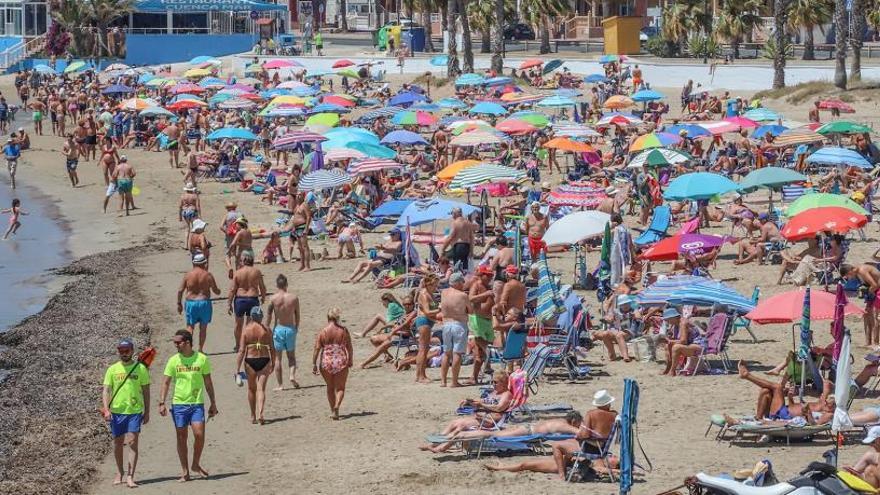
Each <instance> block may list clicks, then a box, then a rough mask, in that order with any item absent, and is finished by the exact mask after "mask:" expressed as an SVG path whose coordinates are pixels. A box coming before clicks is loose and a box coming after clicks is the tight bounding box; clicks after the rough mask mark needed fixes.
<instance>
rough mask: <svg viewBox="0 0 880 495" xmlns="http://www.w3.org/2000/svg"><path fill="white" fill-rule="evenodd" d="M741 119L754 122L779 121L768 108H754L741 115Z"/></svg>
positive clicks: (774, 113) (777, 115) (776, 114)
mask: <svg viewBox="0 0 880 495" xmlns="http://www.w3.org/2000/svg"><path fill="white" fill-rule="evenodd" d="M743 117H745V118H747V119H749V120H754V121H755V122H770V121H773V120H779V118H780V115H779V114H778V113H776V112H774V111H773V110H770V109H769V108H763V107H761V108H755V109H752V110H749V111H748V112H746V113H744V114H743Z"/></svg>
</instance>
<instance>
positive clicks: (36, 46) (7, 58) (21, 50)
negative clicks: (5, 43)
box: [0, 34, 46, 69]
mask: <svg viewBox="0 0 880 495" xmlns="http://www.w3.org/2000/svg"><path fill="white" fill-rule="evenodd" d="M45 44H46V35H45V34H42V35H40V36H37V37H35V38H30V39H24V40H22V41H21V42H20V43H16V44H15V45H13V46H10V47H9V48H7V49H6V50H3V51H2V52H0V68H2V69H8V68H9V67H12V66H13V65H15V64H17V63H18V62H21V61H22V60H24V59H26V58H28V57H29V56H31V55H32V54H34V53H37V52H39V51H40V50H42V49H43V47H44V46H45Z"/></svg>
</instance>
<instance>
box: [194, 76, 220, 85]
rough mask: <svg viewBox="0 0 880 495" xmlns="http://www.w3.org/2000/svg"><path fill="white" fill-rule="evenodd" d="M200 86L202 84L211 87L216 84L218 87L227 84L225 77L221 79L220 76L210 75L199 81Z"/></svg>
mask: <svg viewBox="0 0 880 495" xmlns="http://www.w3.org/2000/svg"><path fill="white" fill-rule="evenodd" d="M199 86H201V87H203V88H209V87H211V86H216V87H218V88H222V87H224V86H226V81H224V80H223V79H220V78H219V77H210V76H209V77H205V78H202V80H201V81H199Z"/></svg>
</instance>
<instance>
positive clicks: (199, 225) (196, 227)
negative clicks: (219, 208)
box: [190, 218, 208, 233]
mask: <svg viewBox="0 0 880 495" xmlns="http://www.w3.org/2000/svg"><path fill="white" fill-rule="evenodd" d="M207 226H208V222H206V221H204V220H202V219H201V218H196V219H195V220H193V224H192V229H190V231H191V232H193V233H195V232H198V231H200V230H205V227H207Z"/></svg>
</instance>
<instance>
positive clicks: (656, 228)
mask: <svg viewBox="0 0 880 495" xmlns="http://www.w3.org/2000/svg"><path fill="white" fill-rule="evenodd" d="M671 223H672V211H671V210H670V209H669V206H667V205H663V206H658V207H656V208H654V217H653V218H651V224H650V225H649V226H648V228H647V230H645V231H644V232H642V235H640V236H638V237H636V238H635V240H633V242H634V243H635V244H636V245H637V246H647V245H648V244H653V243H655V242H657V241H659V240H661V239H663V238H664V237H666V231H667V230H669V225H670V224H671Z"/></svg>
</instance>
